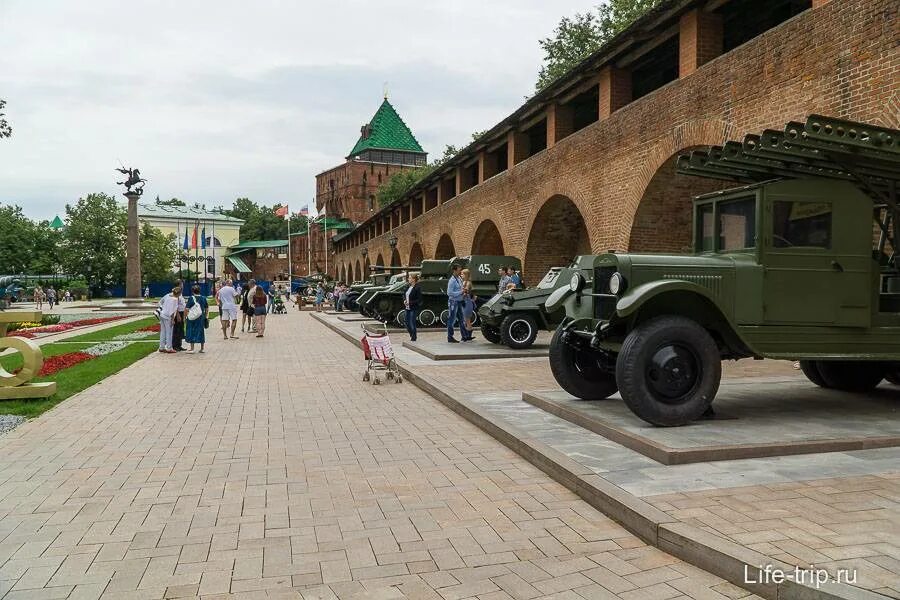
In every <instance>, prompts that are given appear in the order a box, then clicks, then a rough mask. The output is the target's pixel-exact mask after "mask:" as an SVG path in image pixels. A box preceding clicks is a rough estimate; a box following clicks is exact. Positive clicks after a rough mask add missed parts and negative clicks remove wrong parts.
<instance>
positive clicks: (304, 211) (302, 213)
mask: <svg viewBox="0 0 900 600" xmlns="http://www.w3.org/2000/svg"><path fill="white" fill-rule="evenodd" d="M298 214H299V215H300V216H301V217H308V216H309V204H307V205H306V206H304V207H303V208H302V209H300V212H299V213H298Z"/></svg>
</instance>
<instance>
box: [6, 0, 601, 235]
mask: <svg viewBox="0 0 900 600" xmlns="http://www.w3.org/2000/svg"><path fill="white" fill-rule="evenodd" d="M593 4H594V2H593V1H586V0H577V1H575V2H571V3H568V4H567V6H566V7H565V11H566V12H567V13H568V14H571V13H572V12H575V11H576V10H586V9H588V8H590V7H591V6H592V5H593ZM561 16H562V14H561V8H560V7H559V6H557V5H556V3H547V2H542V1H539V0H494V1H492V2H490V3H484V2H476V1H475V0H457V1H454V2H449V3H421V2H419V3H417V2H412V1H409V0H381V1H379V2H369V1H364V0H334V1H331V2H326V1H324V0H322V1H305V2H293V3H287V2H278V1H275V0H260V1H258V2H255V3H253V4H252V5H248V4H247V3H245V2H237V1H224V2H223V1H220V2H212V1H211V0H196V1H192V2H181V1H177V2H176V1H175V0H162V1H152V0H135V1H134V2H129V3H127V4H126V5H122V4H121V3H120V2H114V1H113V0H94V1H92V2H90V3H71V2H64V1H63V0H42V2H39V3H35V2H29V1H28V0H4V2H2V3H0V30H2V31H3V32H4V33H3V35H2V36H0V97H3V98H5V99H6V100H7V101H8V106H7V115H8V118H9V119H10V121H11V123H12V125H13V127H14V135H13V138H11V139H9V140H4V141H2V142H0V202H9V203H18V204H20V205H23V207H24V208H25V210H26V212H27V213H28V214H30V215H32V216H35V217H40V218H52V216H53V215H54V214H56V213H60V212H62V211H63V208H64V205H65V203H66V202H71V201H73V200H75V199H77V198H78V197H79V196H81V195H84V194H87V193H90V192H94V191H108V192H116V189H115V184H114V182H115V176H116V173H114V172H113V169H114V168H115V167H116V166H117V161H118V160H122V161H123V162H125V163H126V164H129V165H131V166H134V165H137V166H139V167H140V168H141V172H142V173H144V174H146V176H147V177H148V179H149V184H148V186H147V193H148V194H150V195H151V196H154V197H155V196H156V195H157V194H159V195H160V196H161V197H163V198H167V197H171V196H177V197H179V198H183V199H186V200H191V201H198V202H204V203H206V204H208V205H216V204H226V205H227V204H230V203H231V201H233V199H234V198H236V197H238V196H249V197H251V198H253V199H254V200H257V201H260V202H266V203H273V202H278V201H281V202H284V201H290V202H292V203H297V204H298V205H299V204H300V203H303V202H305V201H306V200H307V199H309V198H311V197H312V195H313V194H314V184H315V181H314V176H315V174H316V173H318V172H320V171H322V170H324V169H326V168H329V167H331V166H334V165H336V164H338V163H340V162H341V161H342V159H343V157H344V156H345V155H346V153H347V152H348V150H349V149H350V147H351V146H352V145H353V143H354V142H355V141H356V137H357V136H358V132H359V127H360V125H362V124H363V123H365V122H366V121H367V120H368V119H369V118H370V117H371V116H372V114H373V113H374V111H375V110H376V109H377V107H378V104H379V103H380V101H381V92H382V86H383V84H384V82H388V88H389V91H390V97H391V101H392V103H393V104H394V105H395V106H396V107H397V109H398V111H399V112H400V114H401V115H402V116H403V118H404V119H405V120H406V122H407V123H408V124H409V125H410V127H411V128H412V130H413V132H414V133H415V134H416V136H417V137H418V139H419V141H420V142H421V143H422V145H423V146H424V147H425V148H426V150H428V151H429V152H431V153H432V154H433V155H438V154H440V153H441V151H442V149H443V146H444V145H445V144H457V145H459V144H462V143H465V142H466V141H468V139H469V136H470V134H471V133H472V132H473V131H475V130H483V129H487V128H489V127H491V126H492V125H494V124H495V123H496V122H498V121H499V120H501V119H502V118H503V117H505V116H506V115H507V114H509V113H510V112H511V111H512V110H514V109H515V108H516V107H517V106H519V105H520V104H521V103H522V99H523V97H524V96H525V95H526V94H528V93H530V92H531V91H532V87H533V83H534V79H535V74H536V72H537V68H538V64H539V62H540V53H539V49H538V47H537V43H536V40H537V39H538V38H540V37H543V36H546V35H548V34H549V33H550V31H552V29H553V27H554V26H555V24H556V22H557V21H558V20H559V18H560V17H561Z"/></svg>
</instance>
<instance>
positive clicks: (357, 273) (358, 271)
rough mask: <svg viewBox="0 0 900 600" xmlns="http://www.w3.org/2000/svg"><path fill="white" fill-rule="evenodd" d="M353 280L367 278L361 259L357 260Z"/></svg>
mask: <svg viewBox="0 0 900 600" xmlns="http://www.w3.org/2000/svg"><path fill="white" fill-rule="evenodd" d="M353 278H354V279H353V281H362V280H364V279H365V278H366V276H365V275H364V274H363V272H362V266H361V265H360V264H359V259H357V260H356V268H355V269H354V270H353Z"/></svg>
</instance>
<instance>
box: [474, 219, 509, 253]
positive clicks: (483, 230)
mask: <svg viewBox="0 0 900 600" xmlns="http://www.w3.org/2000/svg"><path fill="white" fill-rule="evenodd" d="M472 254H486V255H492V256H503V255H504V254H505V252H504V251H503V237H502V236H501V235H500V230H499V229H497V225H496V223H494V222H493V221H492V220H490V219H485V220H484V221H482V222H481V223H479V225H478V228H477V229H476V230H475V237H474V239H473V240H472Z"/></svg>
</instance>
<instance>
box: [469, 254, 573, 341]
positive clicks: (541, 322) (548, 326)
mask: <svg viewBox="0 0 900 600" xmlns="http://www.w3.org/2000/svg"><path fill="white" fill-rule="evenodd" d="M576 268H577V267H576ZM574 272H575V271H574V270H573V268H571V267H553V268H552V269H550V270H549V271H548V272H547V274H546V275H544V278H543V279H541V281H540V283H538V284H537V286H536V287H534V288H530V289H519V290H514V291H510V292H504V293H502V294H500V293H498V294H495V295H494V297H493V298H491V299H490V300H488V301H487V302H485V303H484V304H482V305H481V307H480V308H479V309H478V317H479V319H480V321H481V334H482V335H483V336H484V339H486V340H487V341H489V342H492V343H494V344H504V345H506V346H509V347H510V348H515V349H517V350H518V349H522V348H528V347H529V346H531V345H532V344H533V343H534V340H535V339H536V338H537V334H538V331H540V330H542V329H544V330H547V331H553V330H554V329H556V326H557V325H559V323H560V322H561V321H562V319H563V317H564V316H565V311H564V310H562V309H561V308H559V309H557V310H556V311H555V312H553V313H550V312H547V310H546V309H545V308H544V302H545V301H546V300H547V298H548V297H550V294H552V293H553V292H554V291H555V290H556V288H558V287H563V286H568V285H569V277H571V275H572V273H574Z"/></svg>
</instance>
